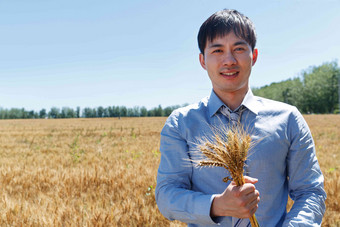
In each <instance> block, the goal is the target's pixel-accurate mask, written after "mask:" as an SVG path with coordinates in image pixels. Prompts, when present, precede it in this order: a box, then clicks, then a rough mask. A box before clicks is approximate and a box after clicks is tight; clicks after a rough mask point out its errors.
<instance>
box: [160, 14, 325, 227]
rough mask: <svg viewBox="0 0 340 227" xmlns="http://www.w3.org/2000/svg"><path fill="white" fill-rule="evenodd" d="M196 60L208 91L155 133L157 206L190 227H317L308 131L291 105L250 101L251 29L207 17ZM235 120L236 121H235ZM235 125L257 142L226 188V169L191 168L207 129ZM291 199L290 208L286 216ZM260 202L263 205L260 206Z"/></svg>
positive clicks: (245, 23)
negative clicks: (252, 225) (252, 222)
mask: <svg viewBox="0 0 340 227" xmlns="http://www.w3.org/2000/svg"><path fill="white" fill-rule="evenodd" d="M198 43H199V48H200V51H201V53H200V55H199V60H200V63H201V65H202V67H203V68H204V69H205V70H206V71H207V72H208V75H209V78H210V80H211V82H212V87H213V90H212V92H211V95H210V97H207V98H205V99H203V100H201V101H200V102H199V103H197V104H194V105H190V106H188V107H184V108H181V109H178V110H176V111H174V112H173V113H172V114H171V116H170V117H169V118H168V119H167V121H166V123H165V126H164V128H163V130H162V132H161V147H160V151H161V154H162V156H161V162H160V165H159V169H158V175H157V187H156V201H157V204H158V207H159V210H160V211H161V212H162V214H163V215H164V216H165V217H166V218H168V219H170V220H174V219H177V220H180V221H183V222H186V223H189V226H215V225H216V224H217V223H219V224H221V225H222V226H247V225H248V226H249V222H247V221H248V220H247V218H249V217H251V216H252V215H253V214H254V213H255V212H256V217H257V220H258V222H259V224H260V226H269V227H273V226H317V225H321V221H322V217H323V214H324V212H325V199H326V193H325V191H324V188H323V181H324V179H323V176H322V173H321V171H320V167H319V164H318V161H317V159H316V156H315V147H314V143H313V139H312V136H311V133H310V131H309V128H308V126H307V124H306V122H305V121H304V119H303V117H302V115H301V114H300V113H299V112H298V110H297V109H296V108H295V107H293V106H290V105H287V104H284V103H279V102H276V101H271V100H267V99H263V98H260V97H255V96H254V95H253V94H252V92H251V90H250V89H249V76H250V74H251V69H252V66H253V65H254V64H255V63H256V60H257V56H258V50H257V49H255V44H256V34H255V28H254V26H253V23H252V22H251V21H250V20H249V19H248V18H247V17H246V16H244V15H242V14H241V13H239V12H237V11H236V10H222V11H219V12H217V13H215V14H213V15H212V16H211V17H209V18H208V19H207V20H206V21H205V22H204V23H203V24H202V26H201V28H200V31H199V34H198ZM237 118H238V119H237ZM233 120H239V121H240V123H241V124H242V125H243V126H244V128H247V129H251V130H250V131H249V133H251V136H252V140H253V141H257V144H256V146H255V147H254V149H253V151H252V152H251V155H250V156H249V157H248V159H247V161H246V167H245V173H246V175H247V176H248V177H246V184H245V185H243V186H241V187H237V186H236V185H235V183H234V182H231V183H224V182H223V181H222V179H223V178H224V177H226V176H227V174H228V173H227V171H225V169H224V168H220V167H214V168H197V167H196V166H195V163H194V162H190V161H189V160H193V159H195V152H197V141H199V139H200V138H202V136H203V137H207V136H209V135H210V136H211V135H212V130H211V129H212V127H217V128H218V127H221V124H223V125H224V126H228V125H231V123H230V122H232V121H233ZM288 194H289V196H290V197H291V198H292V199H293V200H294V201H295V203H294V206H293V207H292V209H291V210H290V212H289V213H287V212H286V204H287V199H288ZM260 197H261V199H260Z"/></svg>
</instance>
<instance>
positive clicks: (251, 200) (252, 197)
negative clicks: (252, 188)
mask: <svg viewBox="0 0 340 227" xmlns="http://www.w3.org/2000/svg"><path fill="white" fill-rule="evenodd" d="M248 201H249V202H248V207H249V208H252V207H254V206H257V204H258V203H259V202H260V196H259V193H258V192H257V191H256V192H255V193H254V194H253V195H250V196H249V197H248Z"/></svg>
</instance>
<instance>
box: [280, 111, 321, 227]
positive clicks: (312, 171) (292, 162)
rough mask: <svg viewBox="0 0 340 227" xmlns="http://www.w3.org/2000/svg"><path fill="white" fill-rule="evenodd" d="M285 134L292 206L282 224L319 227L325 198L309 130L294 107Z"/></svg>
mask: <svg viewBox="0 0 340 227" xmlns="http://www.w3.org/2000/svg"><path fill="white" fill-rule="evenodd" d="M287 133H288V136H289V137H290V138H291V146H290V150H289V154H288V156H287V171H288V190H289V195H290V197H291V198H292V200H294V205H293V207H292V209H291V210H290V212H289V213H288V214H287V216H286V219H285V222H284V223H283V226H320V225H321V221H322V218H323V215H324V212H325V200H326V192H325V190H324V184H323V183H324V178H323V175H322V173H321V170H320V166H319V163H318V160H317V158H316V155H315V146H314V142H313V138H312V135H311V132H310V130H309V128H308V125H307V123H306V122H305V120H304V118H303V116H302V115H301V114H300V113H299V112H298V111H297V110H296V109H295V112H294V114H293V115H292V116H291V117H290V121H289V125H288V132H287Z"/></svg>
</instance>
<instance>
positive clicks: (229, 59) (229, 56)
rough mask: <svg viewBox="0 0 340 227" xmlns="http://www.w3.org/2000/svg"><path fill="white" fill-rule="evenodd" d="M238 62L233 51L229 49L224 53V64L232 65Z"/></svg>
mask: <svg viewBox="0 0 340 227" xmlns="http://www.w3.org/2000/svg"><path fill="white" fill-rule="evenodd" d="M236 62H237V61H236V58H235V56H234V55H233V53H232V52H229V51H228V52H226V53H225V54H224V55H223V65H225V66H231V65H235V64H236Z"/></svg>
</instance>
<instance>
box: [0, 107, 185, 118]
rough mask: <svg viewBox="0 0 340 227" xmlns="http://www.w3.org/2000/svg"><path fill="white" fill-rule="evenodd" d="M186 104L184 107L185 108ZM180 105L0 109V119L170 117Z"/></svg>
mask: <svg viewBox="0 0 340 227" xmlns="http://www.w3.org/2000/svg"><path fill="white" fill-rule="evenodd" d="M185 105H187V104H184V105H182V106H185ZM179 107H181V106H180V105H174V106H168V107H166V108H162V106H161V105H159V106H158V107H155V108H152V109H149V110H148V109H147V108H146V107H144V106H143V107H138V106H135V107H133V108H127V107H125V106H109V107H102V106H99V107H97V108H89V107H86V108H84V109H82V110H81V108H80V107H77V108H75V109H73V108H70V107H63V108H61V109H60V108H57V107H52V108H51V109H50V110H49V111H47V110H46V109H41V110H40V111H33V110H25V109H24V108H11V109H4V108H0V119H39V118H81V117H82V118H102V117H164V116H169V115H170V114H171V112H172V111H173V110H175V109H177V108H179Z"/></svg>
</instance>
